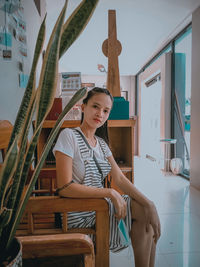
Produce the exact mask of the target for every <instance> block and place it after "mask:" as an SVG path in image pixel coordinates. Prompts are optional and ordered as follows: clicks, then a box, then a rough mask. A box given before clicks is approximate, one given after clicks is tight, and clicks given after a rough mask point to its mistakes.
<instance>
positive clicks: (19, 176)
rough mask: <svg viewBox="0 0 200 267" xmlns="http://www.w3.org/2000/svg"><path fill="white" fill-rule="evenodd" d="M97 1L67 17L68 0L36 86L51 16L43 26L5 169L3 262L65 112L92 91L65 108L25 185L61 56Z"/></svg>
mask: <svg viewBox="0 0 200 267" xmlns="http://www.w3.org/2000/svg"><path fill="white" fill-rule="evenodd" d="M97 3H98V0H83V1H82V2H81V3H80V4H79V6H78V7H77V8H76V9H75V10H74V12H73V13H72V14H71V16H70V17H69V18H68V20H67V21H66V22H65V23H64V17H65V12H66V8H67V1H66V2H65V4H64V7H63V9H62V11H61V13H60V15H59V17H58V19H57V21H56V24H55V26H54V28H53V30H52V34H51V36H50V38H49V42H48V45H47V48H46V52H45V55H44V58H43V63H42V67H41V73H40V79H39V85H38V87H37V88H36V82H35V75H36V68H37V63H38V59H39V57H40V55H41V51H42V49H43V43H44V37H45V20H46V16H45V18H44V20H43V22H42V24H41V26H40V29H39V33H38V38H37V41H36V46H35V51H34V57H33V62H32V68H31V71H30V75H29V81H28V84H27V87H26V90H25V93H24V97H23V99H22V102H21V105H20V108H19V111H18V114H17V116H16V120H15V124H14V127H13V131H12V134H11V138H10V142H9V145H8V150H7V153H6V157H5V160H4V163H3V166H2V168H1V172H0V265H1V262H2V261H3V260H4V256H5V254H6V252H7V251H8V250H9V248H10V246H11V244H12V241H13V238H14V236H15V233H16V229H17V227H18V224H19V222H20V220H21V217H22V215H23V212H24V209H25V206H26V203H27V201H28V199H29V197H30V195H31V193H32V190H33V188H34V185H35V183H36V181H37V178H38V175H39V173H40V170H41V168H42V166H43V164H44V161H45V159H46V156H47V154H48V153H49V150H50V149H51V147H52V144H53V142H54V139H55V137H56V135H57V134H58V131H59V129H60V127H61V125H62V123H63V121H64V118H65V115H66V114H67V112H69V111H70V109H71V108H72V107H73V106H74V105H75V104H76V103H77V102H78V101H79V100H80V99H81V98H83V97H84V95H85V93H86V88H82V89H80V90H78V91H77V93H76V94H75V95H74V96H73V97H72V99H71V101H70V102H69V103H68V104H67V106H66V107H65V108H64V110H63V112H62V113H61V115H60V116H59V118H58V120H57V121H56V124H55V126H54V128H53V129H52V131H51V133H50V136H49V138H48V140H47V143H46V146H45V148H44V151H43V153H42V155H41V157H40V159H39V160H38V163H37V165H36V166H35V168H34V172H33V174H32V176H31V179H30V181H29V182H28V185H27V186H25V185H26V184H27V177H28V173H29V169H30V167H31V164H32V160H33V155H34V151H35V148H36V145H37V142H38V137H39V135H40V132H41V129H42V124H43V122H44V120H45V117H46V116H47V114H48V113H49V111H50V109H51V107H52V104H53V100H54V96H55V91H56V83H57V76H58V75H57V74H58V73H57V72H58V63H59V59H60V58H61V57H62V55H63V54H64V53H65V52H66V51H67V49H68V48H69V47H70V46H71V45H72V44H73V42H74V41H75V40H76V39H77V38H78V36H79V35H80V33H81V32H82V30H83V29H84V28H85V26H86V25H87V23H88V21H89V19H90V18H91V16H92V14H93V12H94V10H95V8H96V5H97ZM33 116H35V121H36V123H35V128H34V130H33V133H32V136H31V138H30V140H28V136H29V135H30V127H31V122H32V120H33ZM25 188H26V189H25Z"/></svg>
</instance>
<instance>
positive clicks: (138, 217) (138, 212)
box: [131, 199, 146, 223]
mask: <svg viewBox="0 0 200 267" xmlns="http://www.w3.org/2000/svg"><path fill="white" fill-rule="evenodd" d="M131 217H132V219H133V220H135V221H139V222H140V223H145V222H146V214H145V208H144V207H143V206H142V205H140V204H139V203H138V202H137V201H135V200H133V199H132V200H131Z"/></svg>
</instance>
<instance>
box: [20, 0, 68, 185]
mask: <svg viewBox="0 0 200 267" xmlns="http://www.w3.org/2000/svg"><path fill="white" fill-rule="evenodd" d="M66 6H67V1H66V2H65V5H64V7H63V9H62V11H61V13H60V15H59V17H58V19H57V22H56V24H55V27H54V29H53V31H52V34H51V37H50V40H49V43H48V46H47V51H46V53H45V57H44V60H43V65H42V73H41V76H40V82H39V86H38V89H37V90H38V92H37V97H36V103H37V105H38V107H37V116H36V130H35V132H34V134H33V136H32V139H31V141H30V144H29V146H28V149H27V153H26V155H25V159H24V167H23V171H22V176H23V183H24V180H25V179H26V177H27V175H28V171H29V167H30V164H31V161H32V156H33V153H34V150H35V147H36V145H37V140H38V137H39V134H40V131H41V128H42V123H43V121H44V119H45V117H46V115H47V113H48V112H49V110H50V108H51V106H52V104H53V100H54V95H55V90H56V76H57V64H58V52H59V49H58V47H59V43H60V36H61V29H62V25H63V20H64V15H65V10H66Z"/></svg>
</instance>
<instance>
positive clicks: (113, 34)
mask: <svg viewBox="0 0 200 267" xmlns="http://www.w3.org/2000/svg"><path fill="white" fill-rule="evenodd" d="M102 51H103V53H104V55H105V56H106V57H108V73H107V89H108V90H109V91H110V92H111V94H112V95H113V96H114V97H115V96H116V97H117V96H118V97H119V96H121V93H120V76H119V65H118V56H119V55H120V53H121V51H122V46H121V43H120V42H119V41H118V40H117V28H116V11H115V10H108V39H106V40H105V41H104V42H103V44H102Z"/></svg>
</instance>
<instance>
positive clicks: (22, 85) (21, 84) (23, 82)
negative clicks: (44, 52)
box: [19, 73, 29, 88]
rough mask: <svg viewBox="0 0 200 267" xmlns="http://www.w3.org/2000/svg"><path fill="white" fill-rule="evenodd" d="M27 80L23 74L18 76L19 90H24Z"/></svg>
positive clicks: (26, 76)
mask: <svg viewBox="0 0 200 267" xmlns="http://www.w3.org/2000/svg"><path fill="white" fill-rule="evenodd" d="M28 78H29V76H28V75H26V74H24V73H20V74H19V87H20V88H26V86H27V83H28Z"/></svg>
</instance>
